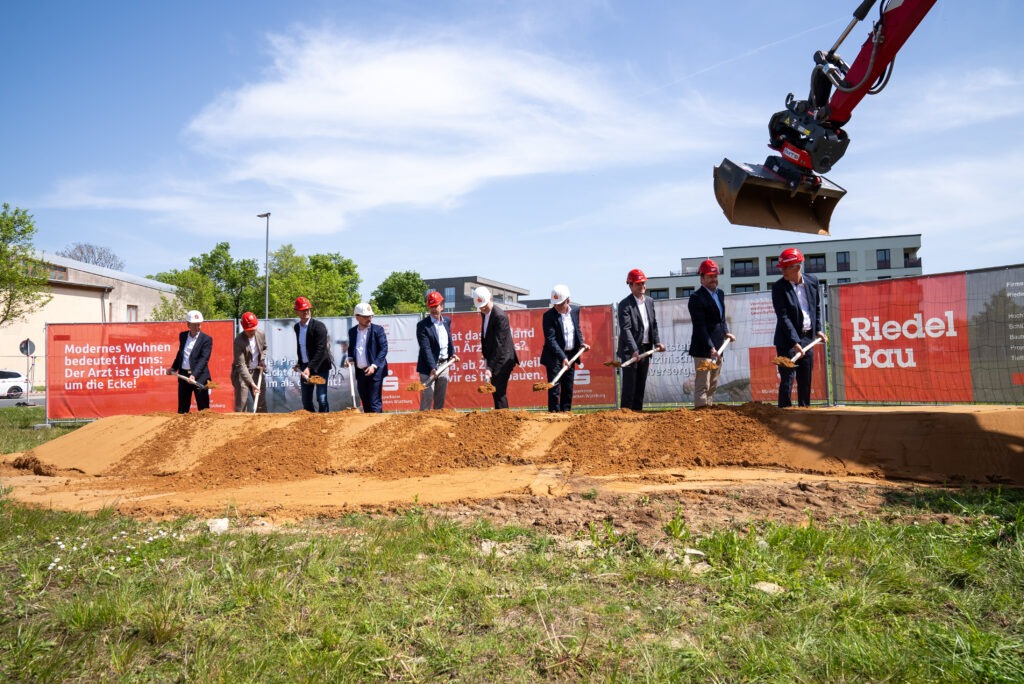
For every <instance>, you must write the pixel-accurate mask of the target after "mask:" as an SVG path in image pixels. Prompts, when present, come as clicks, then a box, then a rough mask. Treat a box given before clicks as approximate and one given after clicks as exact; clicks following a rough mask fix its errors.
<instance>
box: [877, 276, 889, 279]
mask: <svg viewBox="0 0 1024 684" xmlns="http://www.w3.org/2000/svg"><path fill="white" fill-rule="evenodd" d="M878 279H879V280H892V276H878Z"/></svg>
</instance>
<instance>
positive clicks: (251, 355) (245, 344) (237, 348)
mask: <svg viewBox="0 0 1024 684" xmlns="http://www.w3.org/2000/svg"><path fill="white" fill-rule="evenodd" d="M259 324H260V322H259V319H257V318H256V314H254V313H253V312H251V311H246V312H245V313H244V314H242V332H240V333H238V334H237V335H235V342H234V345H233V346H232V349H231V357H232V359H233V361H232V363H231V386H232V387H234V389H235V413H241V412H243V411H245V404H246V402H248V401H249V397H250V396H251V397H252V401H253V405H254V406H255V407H256V411H255V412H256V413H266V412H267V392H266V390H267V383H266V378H265V377H264V376H265V375H266V373H267V336H266V335H265V334H264V333H263V331H262V330H259V329H258V327H257V326H259ZM261 381H262V382H261Z"/></svg>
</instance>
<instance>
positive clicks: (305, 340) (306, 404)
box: [293, 297, 334, 413]
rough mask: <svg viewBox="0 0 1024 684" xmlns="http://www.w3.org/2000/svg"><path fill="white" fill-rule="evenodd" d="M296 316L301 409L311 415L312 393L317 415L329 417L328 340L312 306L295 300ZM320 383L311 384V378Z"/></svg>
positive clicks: (296, 348) (329, 349)
mask: <svg viewBox="0 0 1024 684" xmlns="http://www.w3.org/2000/svg"><path fill="white" fill-rule="evenodd" d="M295 313H297V314H298V316H299V322H298V323H296V324H295V326H294V328H293V329H294V330H295V354H296V358H297V359H298V360H299V362H298V363H297V364H295V368H294V370H297V371H299V373H300V377H299V387H300V388H301V391H302V408H304V409H305V410H307V411H309V412H310V413H312V412H313V393H314V392H315V393H316V405H317V408H318V409H319V411H320V413H328V412H329V411H330V410H331V408H330V406H329V405H328V404H327V378H328V377H329V376H330V374H331V366H333V365H334V361H333V360H332V359H331V348H330V339H329V337H328V335H327V326H326V325H324V322H323V321H318V320H316V319H315V318H313V305H312V304H310V303H309V300H308V299H306V298H305V297H296V298H295ZM314 377H315V378H316V379H317V380H322V381H323V382H318V381H314V382H311V380H312V379H313V378H314Z"/></svg>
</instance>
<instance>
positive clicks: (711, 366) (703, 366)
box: [697, 337, 732, 371]
mask: <svg viewBox="0 0 1024 684" xmlns="http://www.w3.org/2000/svg"><path fill="white" fill-rule="evenodd" d="M730 342H732V338H731V337H726V338H725V342H723V343H722V346H721V347H719V348H718V356H716V357H715V358H718V359H721V358H722V353H723V352H724V351H725V348H726V347H728V346H729V343H730ZM719 363H721V361H712V360H711V359H704V360H703V361H701V362H700V363H699V364H698V365H697V370H699V371H710V370H715V369H716V368H718V364H719Z"/></svg>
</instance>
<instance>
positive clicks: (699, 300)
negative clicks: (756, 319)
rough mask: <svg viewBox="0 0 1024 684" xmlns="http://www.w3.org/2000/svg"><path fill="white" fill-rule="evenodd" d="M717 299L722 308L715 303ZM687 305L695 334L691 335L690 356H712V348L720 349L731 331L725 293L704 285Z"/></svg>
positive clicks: (706, 357)
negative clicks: (712, 291)
mask: <svg viewBox="0 0 1024 684" xmlns="http://www.w3.org/2000/svg"><path fill="white" fill-rule="evenodd" d="M715 299H717V300H718V301H719V302H720V303H721V305H722V310H721V311H719V310H718V305H717V304H715ZM686 307H687V308H688V309H689V310H690V320H691V321H692V322H693V335H692V336H691V337H690V356H695V357H697V358H700V359H709V358H711V350H712V349H718V348H719V347H721V346H722V343H723V342H725V335H726V333H728V332H729V324H728V323H726V320H725V293H724V292H722V291H721V290H715V294H714V295H712V294H711V292H709V291H708V289H707V288H706V287H704V286H701V287H699V288H697V290H696V291H695V292H694V293H693V294H692V295H690V299H689V301H687V302H686Z"/></svg>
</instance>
